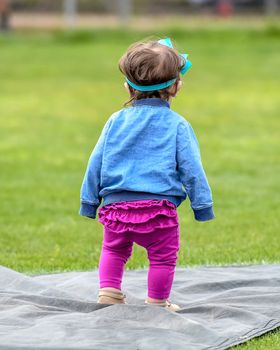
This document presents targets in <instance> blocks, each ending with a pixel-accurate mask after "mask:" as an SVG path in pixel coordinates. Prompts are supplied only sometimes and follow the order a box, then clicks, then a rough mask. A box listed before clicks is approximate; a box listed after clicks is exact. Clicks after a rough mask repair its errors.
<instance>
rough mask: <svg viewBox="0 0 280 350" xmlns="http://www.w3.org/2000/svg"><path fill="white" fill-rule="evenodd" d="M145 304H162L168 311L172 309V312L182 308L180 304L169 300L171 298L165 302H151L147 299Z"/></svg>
mask: <svg viewBox="0 0 280 350" xmlns="http://www.w3.org/2000/svg"><path fill="white" fill-rule="evenodd" d="M145 304H148V305H156V306H161V307H164V308H165V309H167V310H168V311H172V312H177V311H180V310H181V308H180V306H179V305H177V304H171V303H170V302H169V300H166V301H163V302H149V301H148V300H145Z"/></svg>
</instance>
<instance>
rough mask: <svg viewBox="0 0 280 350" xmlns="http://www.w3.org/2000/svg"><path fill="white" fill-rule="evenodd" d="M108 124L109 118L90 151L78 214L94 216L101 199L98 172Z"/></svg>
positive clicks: (109, 122) (99, 171) (93, 217)
mask: <svg viewBox="0 0 280 350" xmlns="http://www.w3.org/2000/svg"><path fill="white" fill-rule="evenodd" d="M110 124H111V119H109V120H108V121H107V122H106V124H105V125H104V128H103V130H102V132H101V135H100V137H99V139H98V141H97V143H96V145H95V147H94V149H93V151H92V153H91V156H90V158H89V161H88V164H87V169H86V172H85V175H84V180H83V183H82V187H81V192H80V200H81V206H80V211H79V214H80V215H83V216H87V217H89V218H92V219H95V218H96V211H97V208H98V207H99V205H100V203H101V200H102V198H101V197H100V196H99V192H100V173H101V165H102V157H103V148H104V142H105V139H106V134H107V132H108V129H109V127H110Z"/></svg>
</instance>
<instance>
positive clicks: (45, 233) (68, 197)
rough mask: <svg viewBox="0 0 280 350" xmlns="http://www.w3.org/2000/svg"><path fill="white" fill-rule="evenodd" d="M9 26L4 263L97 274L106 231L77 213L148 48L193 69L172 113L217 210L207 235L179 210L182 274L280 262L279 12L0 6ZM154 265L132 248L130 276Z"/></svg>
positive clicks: (4, 32)
mask: <svg viewBox="0 0 280 350" xmlns="http://www.w3.org/2000/svg"><path fill="white" fill-rule="evenodd" d="M0 28H1V31H0V169H1V171H0V184H1V185H0V186H1V191H0V264H1V265H4V266H7V267H9V268H12V269H15V270H17V271H21V272H25V273H31V274H32V273H44V272H59V271H70V270H90V269H95V268H97V266H98V260H99V253H100V249H101V240H102V232H103V227H102V225H101V224H100V223H99V222H98V220H90V219H87V218H83V217H80V216H79V215H78V211H79V205H80V203H79V201H80V195H79V192H80V187H81V183H82V180H83V176H84V172H85V169H86V165H87V161H88V158H89V156H90V153H91V151H92V149H93V147H94V146H95V144H96V142H97V140H98V137H99V135H100V133H101V130H102V128H103V126H104V124H105V122H106V121H107V119H108V118H109V117H110V115H111V114H112V113H114V112H116V111H117V110H120V109H121V108H123V104H124V102H126V101H127V99H128V96H127V95H126V91H125V89H124V87H123V83H124V77H123V76H122V75H121V73H120V72H119V70H118V60H119V58H120V57H121V56H122V54H123V53H124V52H125V50H126V49H127V48H128V46H129V45H130V44H131V43H133V42H134V41H137V40H141V39H143V38H147V37H150V36H152V37H153V38H164V37H171V38H172V40H173V41H174V42H175V44H176V46H177V48H178V50H179V51H180V52H186V53H188V54H189V57H190V60H191V61H192V63H193V67H192V69H191V70H190V71H189V72H188V74H187V75H186V76H184V77H183V81H184V85H183V89H182V90H181V91H180V93H179V94H178V96H177V97H176V98H175V99H174V101H173V102H172V106H171V107H172V108H173V109H174V110H175V111H177V112H178V113H180V114H181V115H182V116H184V117H185V118H186V119H187V120H188V121H189V122H190V123H191V124H192V126H193V128H194V130H195V132H196V134H197V137H198V140H199V142H200V148H201V154H202V161H203V164H204V168H205V170H206V173H207V175H208V179H209V183H210V185H211V187H212V191H213V198H214V209H215V214H216V219H215V220H214V221H212V222H209V223H198V222H195V221H194V219H193V214H192V211H191V209H190V206H189V202H188V200H186V201H185V202H184V203H182V204H181V206H180V207H179V208H178V213H179V217H180V227H181V249H180V254H179V266H186V265H188V266H190V265H191V266H193V265H225V264H231V265H232V264H237V265H238V264H263V263H264V264H267V263H270V264H271V263H279V262H280V230H279V217H280V195H279V191H280V182H279V173H280V162H279V161H280V159H279V158H280V142H279V140H280V137H279V136H280V135H279V131H280V122H279V116H280V94H279V92H280V90H279V88H280V85H279V82H280V70H279V63H280V24H279V0H278V1H277V0H153V1H151V0H150V1H148V0H118V1H110V0H64V1H62V0H61V1H60V0H57V1H54V0H14V1H8V0H0ZM144 267H147V259H146V254H145V251H144V250H142V249H141V248H139V247H135V249H134V255H133V257H132V258H131V260H130V261H129V263H128V268H134V269H135V268H144ZM264 339H265V340H260V341H258V345H256V344H255V345H254V347H253V348H254V349H261V347H259V346H260V345H259V344H261V342H263V346H264V347H263V348H262V349H268V348H269V349H279V342H280V335H279V333H278V334H276V335H274V336H271V337H270V336H267V337H265V338H264ZM277 344H278V347H277ZM240 348H241V347H240ZM242 348H243V349H245V348H246V345H245V346H242ZM251 348H252V347H251ZM248 349H249V347H248Z"/></svg>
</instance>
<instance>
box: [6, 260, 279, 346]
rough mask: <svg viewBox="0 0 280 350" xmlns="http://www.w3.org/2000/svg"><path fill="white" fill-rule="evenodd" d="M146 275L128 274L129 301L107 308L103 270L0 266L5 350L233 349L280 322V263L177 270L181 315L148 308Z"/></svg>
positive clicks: (176, 293) (173, 297)
mask: <svg viewBox="0 0 280 350" xmlns="http://www.w3.org/2000/svg"><path fill="white" fill-rule="evenodd" d="M146 273H147V271H145V270H136V271H126V273H125V276H124V283H123V290H124V292H125V293H126V296H127V302H128V305H113V306H109V307H108V306H106V307H104V306H101V305H98V304H96V302H95V300H96V298H97V293H98V274H97V271H90V272H67V273H59V274H50V275H39V276H31V277H30V276H26V275H24V274H20V273H18V272H16V271H13V270H10V269H7V268H5V267H0V283H1V284H0V349H5V350H9V349H106V350H107V349H109V350H110V349H139V350H140V349H152V350H157V349H161V350H164V349H176V350H179V349H187V350H194V349H195V350H200V349H207V350H213V349H227V348H229V347H231V346H232V345H235V344H238V343H242V342H245V341H247V340H249V339H251V338H253V337H256V336H258V335H261V334H264V333H266V332H268V331H270V330H272V329H274V328H276V327H279V326H280V265H252V266H251V265H249V266H227V267H195V268H186V269H182V268H177V270H176V273H175V280H174V284H173V291H172V294H171V297H170V300H171V301H174V302H176V303H178V304H180V305H181V306H182V307H183V308H184V309H183V310H182V311H180V313H170V312H169V311H167V310H165V309H163V308H160V307H156V306H147V305H144V303H143V300H144V298H145V296H146Z"/></svg>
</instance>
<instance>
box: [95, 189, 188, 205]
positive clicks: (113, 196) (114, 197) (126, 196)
mask: <svg viewBox="0 0 280 350" xmlns="http://www.w3.org/2000/svg"><path fill="white" fill-rule="evenodd" d="M103 198H104V201H103V203H102V205H101V207H103V206H105V205H108V204H111V203H114V202H129V201H133V200H143V199H159V200H163V199H167V200H168V201H170V202H171V203H173V204H174V205H175V206H176V207H178V206H179V205H180V204H181V203H182V201H183V200H184V199H182V197H179V196H167V195H163V194H158V193H150V192H134V191H120V192H112V193H109V194H106V195H104V196H103Z"/></svg>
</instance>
